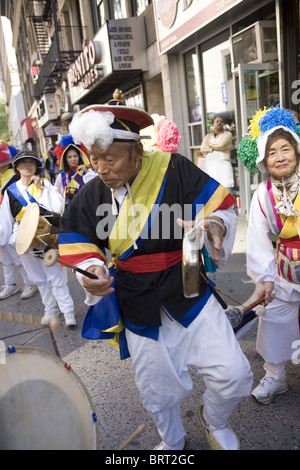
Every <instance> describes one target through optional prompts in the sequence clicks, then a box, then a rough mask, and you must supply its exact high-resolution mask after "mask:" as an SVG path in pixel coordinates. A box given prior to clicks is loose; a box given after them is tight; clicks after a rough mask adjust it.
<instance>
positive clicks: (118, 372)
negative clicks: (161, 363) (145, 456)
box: [0, 218, 300, 451]
mask: <svg viewBox="0 0 300 470" xmlns="http://www.w3.org/2000/svg"><path fill="white" fill-rule="evenodd" d="M246 229H247V221H246V220H245V219H242V218H240V219H239V222H238V229H237V234H236V240H235V245H234V250H233V253H232V255H231V258H230V261H229V263H228V265H227V266H226V268H221V269H220V270H219V271H218V272H217V273H215V274H213V275H211V276H210V278H211V279H212V281H214V282H215V283H216V288H217V290H218V291H219V293H220V294H221V295H222V297H223V298H224V300H225V301H226V302H227V303H228V306H229V307H231V306H238V307H240V308H242V307H243V306H244V305H247V304H249V303H251V302H252V300H254V299H255V298H256V286H255V285H254V283H253V282H252V281H251V279H250V278H249V277H248V276H247V274H246V254H245V252H246ZM0 283H3V276H2V269H0ZM69 287H70V292H71V295H72V297H73V299H74V302H75V305H76V318H77V321H78V327H77V328H75V329H73V330H70V329H67V328H65V327H64V324H63V321H62V325H61V328H60V329H58V330H56V331H55V332H54V334H52V332H51V331H50V330H49V329H47V328H39V327H37V326H32V325H24V324H11V323H9V322H6V321H3V320H0V340H2V341H4V343H5V344H6V345H7V346H8V345H14V346H16V345H30V346H34V347H40V348H42V349H46V350H49V351H51V352H55V353H56V354H57V355H59V356H60V357H61V358H63V360H64V361H66V362H68V363H69V364H70V365H71V367H72V369H73V370H74V371H75V372H76V373H77V374H78V375H79V377H80V378H81V380H82V382H83V383H84V385H85V386H86V388H87V389H88V392H89V395H90V397H91V399H92V402H93V404H94V406H95V410H96V414H97V417H98V423H99V447H100V449H101V450H117V449H118V448H119V447H120V446H121V445H122V444H123V443H124V442H125V441H126V440H127V439H128V438H129V437H130V436H131V434H132V433H133V432H134V431H135V430H136V429H137V428H138V427H139V426H140V425H141V424H145V425H146V429H145V431H144V432H143V433H142V434H140V435H139V436H138V437H137V438H136V439H134V441H133V442H132V443H131V444H130V445H129V446H128V451H130V450H143V449H152V448H153V447H154V446H155V445H157V444H158V442H159V441H160V438H159V435H158V433H157V431H156V428H155V426H154V424H153V422H152V420H151V419H150V418H149V416H148V415H147V413H146V412H145V411H144V409H143V407H142V405H141V403H140V397H139V393H138V391H137V389H136V386H135V383H134V377H133V373H132V371H131V368H130V363H131V360H130V359H129V360H127V361H126V362H125V363H124V364H123V363H122V362H121V361H120V359H119V354H118V352H117V351H116V350H115V349H114V348H112V347H111V346H110V345H108V344H107V342H105V341H88V340H85V339H83V338H82V337H81V326H82V323H83V319H84V317H85V314H86V312H87V306H86V305H85V304H84V292H83V289H82V288H81V287H80V286H79V284H78V282H77V280H76V279H75V276H74V274H73V273H72V272H71V271H70V272H69ZM0 311H6V312H7V311H14V312H17V313H19V312H23V313H31V314H33V315H40V314H41V313H42V312H41V300H40V296H39V294H36V295H35V297H33V298H32V299H28V300H21V299H20V297H19V294H16V295H15V296H13V297H11V298H9V299H6V300H2V301H0ZM255 337H256V325H254V326H253V327H252V328H251V329H250V330H249V331H248V332H247V333H246V335H245V336H244V337H243V338H242V339H241V340H239V342H240V345H241V348H242V350H243V351H244V353H245V355H246V356H247V358H248V360H249V361H250V364H251V367H252V370H253V372H254V384H255V385H256V384H257V383H258V381H259V379H260V378H261V377H262V376H263V374H264V371H263V360H262V359H261V357H260V356H259V355H258V354H257V353H256V350H255ZM0 367H1V366H0ZM158 373H159V371H158ZM191 375H192V377H193V380H194V390H193V392H192V393H191V394H190V396H189V397H188V398H187V399H186V400H184V402H183V404H182V417H183V423H184V426H185V429H186V432H187V447H186V448H187V450H207V449H209V446H208V444H207V441H206V439H205V435H204V431H203V430H202V428H201V426H200V424H199V421H198V418H197V412H196V409H197V405H198V403H199V402H200V401H201V397H202V394H203V392H204V391H205V385H204V382H203V379H202V378H201V377H200V376H199V375H198V374H197V372H196V371H195V370H193V369H191ZM288 382H289V385H290V389H289V391H288V392H287V393H286V394H284V395H280V396H278V397H276V398H275V399H274V402H273V403H271V404H270V405H267V406H263V405H259V404H258V403H257V402H255V401H254V400H253V399H252V398H251V397H249V398H246V399H243V400H242V402H241V403H240V404H239V405H238V406H237V408H236V409H235V411H234V413H233V414H232V416H231V418H230V425H231V426H232V428H233V429H234V430H235V432H236V433H237V435H238V436H239V438H240V442H241V448H242V449H243V450H279V449H281V450H296V449H300V427H299V422H300V364H299V365H293V364H290V365H289V366H288Z"/></svg>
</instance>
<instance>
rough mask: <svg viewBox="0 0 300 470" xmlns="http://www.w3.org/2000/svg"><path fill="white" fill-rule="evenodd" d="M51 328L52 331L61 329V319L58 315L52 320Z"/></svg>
mask: <svg viewBox="0 0 300 470" xmlns="http://www.w3.org/2000/svg"><path fill="white" fill-rule="evenodd" d="M49 328H50V329H51V330H52V331H55V330H58V329H59V328H60V319H59V316H58V315H54V316H53V317H51V318H50V322H49Z"/></svg>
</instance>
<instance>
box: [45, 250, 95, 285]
mask: <svg viewBox="0 0 300 470" xmlns="http://www.w3.org/2000/svg"><path fill="white" fill-rule="evenodd" d="M39 258H42V257H41V256H40V257H39ZM44 263H45V265H46V266H53V264H54V263H60V264H62V265H63V266H66V267H67V268H70V269H74V271H77V272H78V273H80V274H83V275H84V276H86V277H89V278H90V279H98V277H97V276H96V275H95V274H92V273H90V272H88V271H85V270H83V269H80V268H78V267H77V266H73V265H72V264H69V263H66V262H65V261H62V260H61V259H60V258H59V256H58V254H57V252H56V251H55V250H54V249H51V250H48V251H47V252H46V253H45V255H44Z"/></svg>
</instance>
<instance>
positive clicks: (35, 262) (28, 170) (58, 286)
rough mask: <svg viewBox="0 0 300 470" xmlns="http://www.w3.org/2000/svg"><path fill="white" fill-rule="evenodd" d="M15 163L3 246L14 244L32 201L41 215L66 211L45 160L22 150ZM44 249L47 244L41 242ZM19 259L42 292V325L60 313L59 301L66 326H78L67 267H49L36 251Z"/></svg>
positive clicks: (0, 235)
mask: <svg viewBox="0 0 300 470" xmlns="http://www.w3.org/2000/svg"><path fill="white" fill-rule="evenodd" d="M12 164H13V168H14V171H15V172H16V174H17V175H19V176H20V179H19V180H18V181H16V182H15V183H13V184H12V185H10V186H9V188H8V189H7V190H6V192H5V195H4V198H3V203H2V207H1V220H0V245H1V246H5V245H7V244H8V243H9V244H13V245H15V242H16V237H17V233H18V230H19V225H20V224H19V223H20V221H21V219H22V217H23V215H24V212H25V209H26V207H27V206H28V205H29V204H30V203H37V204H38V205H39V208H40V214H41V215H44V216H46V215H50V216H51V215H52V216H53V213H54V214H60V213H61V212H62V210H63V198H62V196H61V195H60V194H58V192H57V191H56V190H55V188H54V187H53V186H52V185H51V183H50V182H49V181H48V180H47V179H46V178H41V177H40V172H41V170H42V163H41V162H40V160H39V158H38V157H37V156H36V155H35V154H34V153H33V152H29V151H24V152H19V153H18V154H17V155H16V156H15V157H14V159H13V162H12ZM28 230H30V227H28ZM41 245H42V243H41ZM42 248H43V249H44V248H45V247H44V246H43V245H42ZM20 258H21V261H22V264H23V266H24V268H25V270H26V273H27V276H28V278H29V279H30V280H31V282H32V283H33V284H36V285H37V286H38V288H39V291H40V294H41V298H42V302H43V304H44V307H45V312H44V316H43V318H42V321H41V322H42V325H49V324H50V320H51V318H52V317H54V316H58V315H59V310H58V308H57V304H58V306H59V308H60V310H61V312H62V313H63V315H64V318H65V324H66V326H75V325H76V320H75V316H74V302H73V300H72V298H71V295H70V292H69V288H68V284H67V283H68V276H67V269H66V268H64V267H61V266H59V264H58V263H55V264H54V265H53V266H46V265H45V263H44V260H43V259H41V258H39V257H36V256H34V251H33V250H32V252H27V253H25V254H22V255H21V256H20ZM56 302H57V303H56Z"/></svg>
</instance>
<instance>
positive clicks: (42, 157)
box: [38, 152, 45, 178]
mask: <svg viewBox="0 0 300 470" xmlns="http://www.w3.org/2000/svg"><path fill="white" fill-rule="evenodd" d="M38 159H39V161H40V162H41V164H42V172H41V177H42V178H45V159H44V155H43V154H42V152H38Z"/></svg>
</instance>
